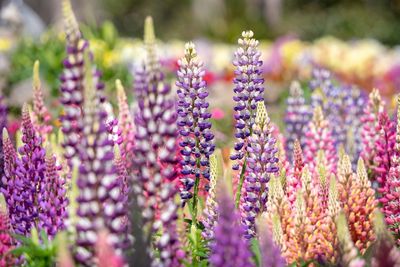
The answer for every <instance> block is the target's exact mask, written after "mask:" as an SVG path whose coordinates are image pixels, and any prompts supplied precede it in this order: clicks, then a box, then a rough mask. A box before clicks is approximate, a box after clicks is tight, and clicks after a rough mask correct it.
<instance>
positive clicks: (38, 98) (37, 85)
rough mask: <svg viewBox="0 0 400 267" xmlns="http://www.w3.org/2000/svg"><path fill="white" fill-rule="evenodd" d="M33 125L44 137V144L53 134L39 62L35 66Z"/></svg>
mask: <svg viewBox="0 0 400 267" xmlns="http://www.w3.org/2000/svg"><path fill="white" fill-rule="evenodd" d="M32 123H33V126H34V127H35V130H36V131H37V132H38V133H39V134H40V136H42V138H43V143H44V142H45V141H46V139H47V138H48V135H49V134H50V133H51V132H52V130H53V126H52V125H51V115H50V112H49V111H48V109H47V108H46V106H45V104H44V99H43V91H42V86H41V82H40V78H39V61H35V64H34V65H33V112H32Z"/></svg>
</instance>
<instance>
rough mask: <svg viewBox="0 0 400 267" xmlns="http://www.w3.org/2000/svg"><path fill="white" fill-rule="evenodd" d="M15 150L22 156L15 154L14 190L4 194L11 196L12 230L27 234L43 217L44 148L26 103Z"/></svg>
mask: <svg viewBox="0 0 400 267" xmlns="http://www.w3.org/2000/svg"><path fill="white" fill-rule="evenodd" d="M18 152H19V154H20V156H21V158H19V157H17V158H16V169H15V182H14V193H13V195H11V196H7V195H6V198H11V199H14V203H13V204H12V205H15V213H14V214H12V215H11V223H12V224H13V227H14V231H15V233H17V234H20V235H25V236H28V235H30V232H31V229H32V228H33V227H34V226H36V225H37V224H38V223H39V221H42V220H43V219H44V218H40V217H39V213H41V212H42V211H41V207H40V205H39V196H40V193H41V192H40V191H41V188H42V184H43V183H44V181H45V170H46V165H45V156H46V151H45V150H44V149H43V148H42V140H41V138H40V136H39V135H38V134H37V133H36V132H35V130H34V128H33V125H32V121H31V116H30V114H29V110H28V106H27V105H26V104H25V105H24V106H23V108H22V146H21V147H19V148H18ZM7 202H10V200H9V199H7Z"/></svg>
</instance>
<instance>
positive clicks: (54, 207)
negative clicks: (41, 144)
mask: <svg viewBox="0 0 400 267" xmlns="http://www.w3.org/2000/svg"><path fill="white" fill-rule="evenodd" d="M46 154H47V155H46V158H45V164H46V170H45V177H44V180H43V182H42V184H41V188H40V192H39V206H40V208H41V211H42V212H41V213H40V214H39V219H40V220H39V228H40V229H43V230H45V231H46V233H47V235H48V236H49V237H50V238H54V236H55V235H56V234H57V233H58V232H59V231H62V230H64V229H65V220H66V218H67V216H68V214H67V205H68V199H67V196H66V194H67V192H66V185H65V180H64V178H63V177H61V176H60V172H61V165H59V163H58V162H57V159H56V156H55V155H54V154H53V153H52V152H51V147H50V146H48V147H47V149H46Z"/></svg>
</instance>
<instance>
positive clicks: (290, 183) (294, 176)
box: [286, 140, 304, 203]
mask: <svg viewBox="0 0 400 267" xmlns="http://www.w3.org/2000/svg"><path fill="white" fill-rule="evenodd" d="M303 168H304V161H303V151H302V149H301V145H300V142H299V141H298V140H295V142H294V145H293V169H291V170H289V171H290V172H289V173H288V175H287V182H286V187H287V188H286V193H287V195H288V198H289V201H290V203H294V201H295V200H296V192H297V190H298V189H299V188H301V174H302V171H303Z"/></svg>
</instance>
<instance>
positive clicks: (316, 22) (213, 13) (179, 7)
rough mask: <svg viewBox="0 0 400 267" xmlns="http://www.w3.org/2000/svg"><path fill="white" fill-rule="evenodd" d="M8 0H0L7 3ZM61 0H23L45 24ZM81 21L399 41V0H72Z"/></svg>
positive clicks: (170, 31)
mask: <svg viewBox="0 0 400 267" xmlns="http://www.w3.org/2000/svg"><path fill="white" fill-rule="evenodd" d="M8 2H10V1H9V0H8V1H5V0H1V1H0V4H1V5H2V6H4V5H5V4H7V3H8ZM11 2H15V3H20V2H22V0H16V1H11ZM60 2H61V1H49V0H25V1H24V3H25V4H26V6H27V7H30V8H31V9H32V10H33V11H34V12H35V13H37V14H38V15H39V16H40V18H41V19H42V21H43V22H44V23H45V24H46V25H52V24H53V23H56V22H57V21H58V19H59V18H60V12H59V10H60V9H59V7H58V5H59V4H60ZM72 3H73V6H74V8H75V10H76V12H77V14H78V17H79V18H80V19H81V21H83V22H85V23H87V24H88V25H90V26H96V25H100V24H101V23H102V22H104V21H105V20H109V21H111V22H112V23H113V24H114V25H115V26H116V28H117V29H118V31H119V32H120V33H121V34H122V35H124V36H131V37H134V36H138V35H141V33H142V25H143V19H144V18H145V16H147V15H151V16H153V18H154V21H155V24H156V25H157V30H158V31H157V32H158V36H159V37H160V38H162V39H164V40H169V39H172V38H180V39H192V38H198V37H207V38H211V39H213V40H219V41H226V42H232V41H234V40H235V39H236V38H237V34H238V32H241V31H242V30H243V29H247V28H251V29H253V30H254V31H255V32H256V33H257V36H258V38H268V39H273V38H276V37H278V36H281V35H284V34H295V35H297V36H298V37H300V38H302V39H304V40H313V39H315V38H318V37H320V36H324V35H333V36H336V37H338V38H341V39H354V38H365V37H370V38H376V39H378V40H380V41H382V42H383V43H385V44H388V45H395V44H397V43H399V41H400V32H399V29H400V0H162V1H160V0H118V1H116V0H85V1H82V0H72Z"/></svg>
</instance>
